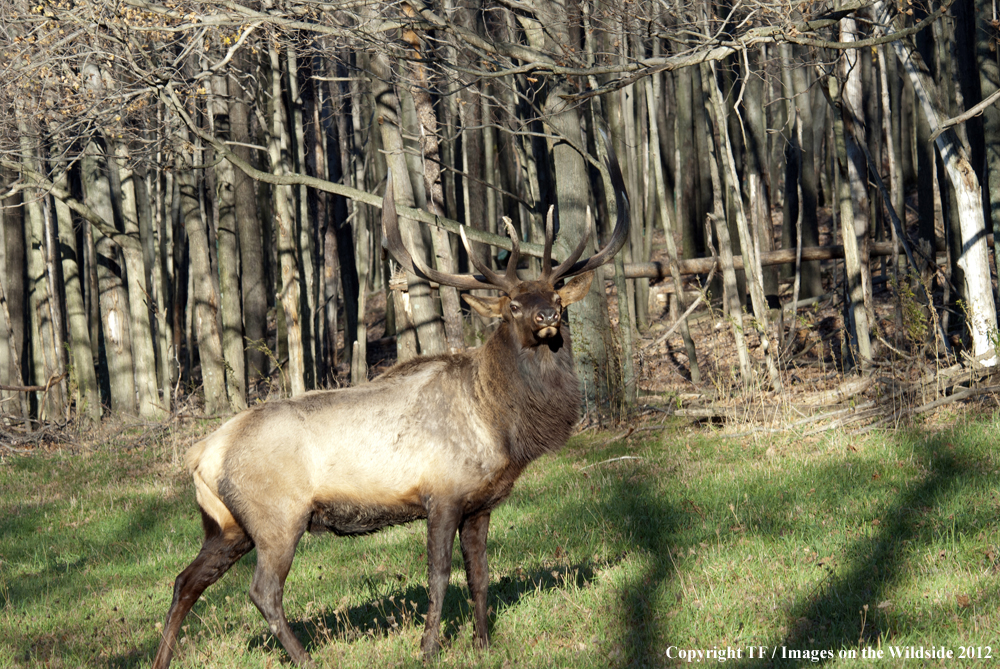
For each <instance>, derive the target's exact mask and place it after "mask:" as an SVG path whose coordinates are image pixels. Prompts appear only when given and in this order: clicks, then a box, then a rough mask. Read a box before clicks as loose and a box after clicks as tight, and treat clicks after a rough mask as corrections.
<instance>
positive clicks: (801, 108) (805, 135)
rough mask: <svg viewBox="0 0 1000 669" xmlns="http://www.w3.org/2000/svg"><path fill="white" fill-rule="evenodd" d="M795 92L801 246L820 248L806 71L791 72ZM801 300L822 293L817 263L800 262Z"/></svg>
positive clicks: (810, 94)
mask: <svg viewBox="0 0 1000 669" xmlns="http://www.w3.org/2000/svg"><path fill="white" fill-rule="evenodd" d="M792 82H793V85H794V90H795V105H796V111H797V113H798V125H797V126H796V131H797V132H798V141H799V147H800V153H799V168H800V170H801V173H800V179H801V181H800V183H801V186H802V200H801V203H800V206H801V207H802V213H801V214H800V217H799V218H800V220H801V221H802V223H801V225H802V244H803V245H804V246H818V245H819V175H818V174H817V172H816V163H815V162H814V161H815V156H816V153H817V150H818V148H819V147H818V145H817V143H816V141H815V136H814V135H813V124H814V123H815V120H814V118H813V103H812V100H813V99H815V93H814V92H813V87H812V86H811V77H810V73H809V69H808V68H806V67H798V68H795V69H794V70H793V71H792ZM801 272H802V289H801V297H803V298H806V297H815V296H817V295H822V294H823V276H822V274H821V269H820V264H819V263H818V262H807V263H802V268H801Z"/></svg>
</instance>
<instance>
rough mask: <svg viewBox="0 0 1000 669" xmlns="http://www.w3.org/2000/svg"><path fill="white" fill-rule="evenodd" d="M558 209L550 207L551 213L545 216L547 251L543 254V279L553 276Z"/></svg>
mask: <svg viewBox="0 0 1000 669" xmlns="http://www.w3.org/2000/svg"><path fill="white" fill-rule="evenodd" d="M555 213H556V207H555V205H553V204H550V205H549V212H548V214H546V215H545V250H544V252H543V253H542V276H541V277H540V278H542V279H548V278H549V276H550V275H551V274H552V240H553V239H554V238H555V234H556V233H555V223H554V222H553V219H554V218H555Z"/></svg>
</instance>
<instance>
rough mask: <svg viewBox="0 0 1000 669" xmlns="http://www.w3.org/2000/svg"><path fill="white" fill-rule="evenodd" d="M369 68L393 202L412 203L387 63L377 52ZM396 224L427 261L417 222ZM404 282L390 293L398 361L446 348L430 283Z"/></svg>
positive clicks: (401, 220)
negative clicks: (404, 288) (392, 300)
mask: <svg viewBox="0 0 1000 669" xmlns="http://www.w3.org/2000/svg"><path fill="white" fill-rule="evenodd" d="M372 70H373V72H374V74H375V77H376V79H375V80H374V81H373V82H372V93H373V95H374V97H375V102H376V105H377V112H376V113H377V116H378V118H379V128H380V130H381V135H382V146H383V148H384V149H385V152H386V154H385V157H386V162H387V163H388V165H389V167H390V169H391V171H392V178H393V188H394V192H395V194H396V202H397V203H399V204H404V205H407V206H413V202H414V196H413V187H412V184H411V182H410V175H409V170H408V168H407V164H406V157H405V155H404V152H403V138H402V135H401V133H400V127H401V126H400V116H399V102H398V100H397V98H396V95H395V94H394V93H393V90H392V86H391V84H390V83H389V82H390V73H389V64H388V61H387V57H386V56H385V54H378V55H376V56H375V57H374V58H373V59H372ZM399 226H400V232H401V234H402V236H403V242H404V243H405V244H406V247H407V248H408V249H409V250H410V253H413V254H417V255H419V257H420V258H422V259H423V260H424V262H428V261H429V257H428V253H427V250H426V246H425V245H424V242H423V235H422V233H421V231H420V227H419V225H418V224H417V222H416V221H412V220H410V219H408V218H405V217H403V216H400V218H399ZM407 285H408V289H407V290H406V291H405V292H404V291H394V293H396V294H395V295H393V298H394V300H395V304H396V312H395V313H396V350H397V359H398V360H399V361H400V362H402V361H404V360H408V359H410V358H412V357H414V356H415V355H416V354H417V346H419V351H420V352H421V353H424V354H433V353H440V352H443V351H445V350H446V344H445V336H444V327H443V325H442V323H441V318H440V316H438V314H437V309H435V307H434V303H433V301H432V300H431V295H430V285H429V284H428V283H427V281H425V280H424V279H418V278H417V277H416V276H415V275H412V274H410V275H408V276H407ZM414 334H415V335H416V338H415V340H414V337H413V335H414Z"/></svg>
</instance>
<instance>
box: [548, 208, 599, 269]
mask: <svg viewBox="0 0 1000 669" xmlns="http://www.w3.org/2000/svg"><path fill="white" fill-rule="evenodd" d="M592 227H593V221H592V220H591V218H590V205H587V218H586V219H585V221H584V226H583V228H584V229H583V236H581V237H580V241H579V242H577V245H576V248H575V249H573V252H572V253H570V254H569V257H568V258H566V260H563V261H562V262H561V263H559V266H558V267H556V268H555V269H554V270H552V273H551V275H550V276H549V279H550V280H551V281H553V282H555V281H557V280H558V279H559V277H561V276H562V275H564V274H566V273H568V272H569V271H570V269H571V268H572V267H573V263H575V262H576V261H577V260H579V259H580V256H582V255H583V252H584V251H586V250H587V244H589V243H590V230H591V228H592ZM577 273H578V272H577Z"/></svg>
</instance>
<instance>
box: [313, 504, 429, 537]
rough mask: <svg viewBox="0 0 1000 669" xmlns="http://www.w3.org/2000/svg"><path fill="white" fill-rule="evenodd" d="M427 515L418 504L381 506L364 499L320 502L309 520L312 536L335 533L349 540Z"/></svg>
mask: <svg viewBox="0 0 1000 669" xmlns="http://www.w3.org/2000/svg"><path fill="white" fill-rule="evenodd" d="M426 517H427V512H426V511H425V510H424V507H423V506H422V505H420V504H419V503H418V501H417V500H413V501H404V500H395V501H394V502H391V503H380V502H376V501H373V500H360V499H336V498H333V499H317V500H314V501H313V505H312V515H311V516H310V517H309V531H310V532H312V533H314V534H315V533H319V532H333V533H334V534H337V535H340V536H345V535H352V534H370V533H371V532H377V531H378V530H381V529H382V528H383V527H389V526H390V525H402V524H403V523H409V522H412V521H414V520H419V519H421V518H426Z"/></svg>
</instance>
